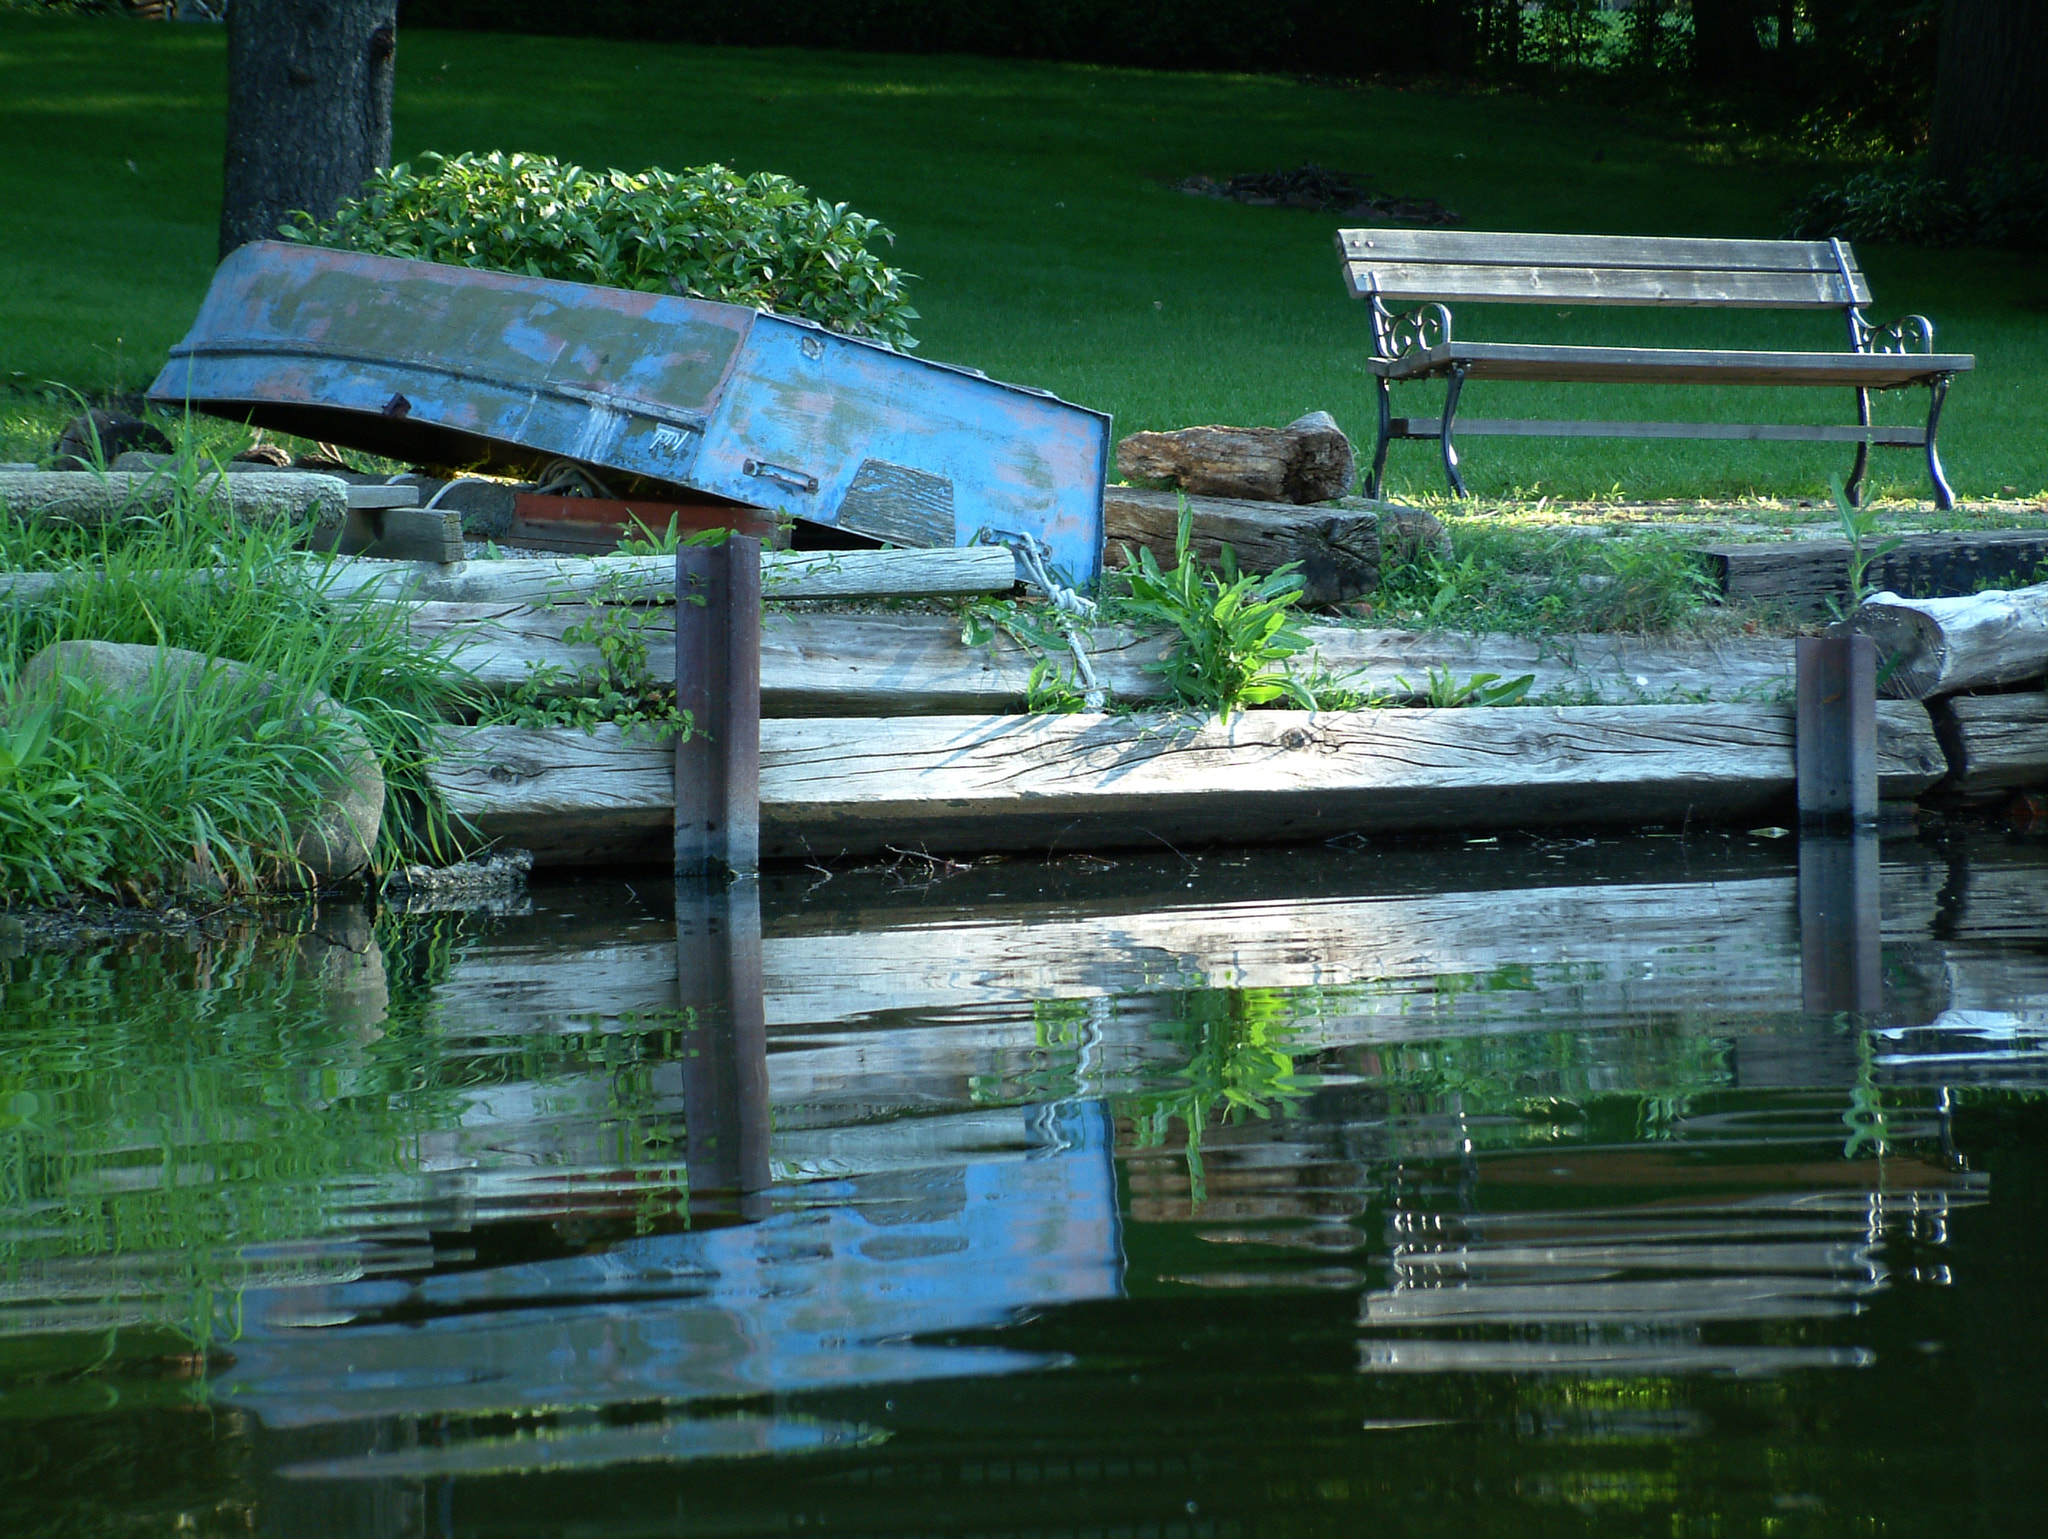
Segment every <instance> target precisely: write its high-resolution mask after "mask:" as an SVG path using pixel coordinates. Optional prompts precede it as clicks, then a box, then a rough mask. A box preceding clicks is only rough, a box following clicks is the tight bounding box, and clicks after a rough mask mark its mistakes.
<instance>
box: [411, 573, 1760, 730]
mask: <svg viewBox="0 0 2048 1539" xmlns="http://www.w3.org/2000/svg"><path fill="white" fill-rule="evenodd" d="M766 559H767V558H766V557H764V558H763V560H764V561H765V560H766ZM587 619H588V612H587V611H586V610H584V609H583V608H581V607H578V606H573V605H567V606H562V607H558V608H554V609H536V608H534V607H532V606H530V605H522V604H498V605H489V604H422V605H419V606H418V607H416V608H415V609H414V610H413V611H412V614H411V616H410V619H409V622H408V623H409V624H410V627H411V629H412V633H413V635H414V636H415V637H417V638H419V639H420V640H421V641H422V642H442V643H446V644H449V645H451V646H452V647H453V648H454V651H453V654H452V655H453V656H454V658H455V660H456V661H457V662H458V663H459V664H460V665H461V666H463V667H464V668H467V669H470V670H472V672H473V673H474V674H475V677H476V679H477V682H478V683H480V684H482V685H484V686H485V687H487V688H491V689H506V688H511V687H513V686H516V685H519V684H522V683H524V682H526V680H527V679H529V678H530V677H531V676H532V671H533V668H534V667H544V668H551V669H555V670H557V671H560V672H562V673H564V674H575V673H578V672H582V671H586V670H588V669H591V668H594V667H595V666H596V665H597V662H598V655H597V652H596V649H595V648H593V647H575V646H571V645H569V644H568V643H567V642H566V641H565V640H564V639H563V638H564V635H565V633H566V632H567V631H568V630H569V628H570V627H572V626H575V625H578V624H581V623H583V622H585V621H587ZM645 624H646V625H647V627H648V636H649V641H650V644H651V647H652V653H651V655H650V658H649V663H650V667H651V670H652V672H653V675H654V677H655V679H656V680H657V681H658V682H661V683H669V682H672V679H673V675H672V674H670V673H669V672H668V671H667V666H668V665H667V663H666V662H665V660H664V659H665V643H666V640H667V637H668V636H669V634H670V631H669V629H668V627H667V623H666V621H665V620H664V619H661V618H650V619H648V620H647V621H646V622H645ZM1303 635H1305V636H1306V637H1307V638H1308V640H1309V642H1310V645H1311V648H1312V650H1311V652H1310V653H1309V654H1308V655H1307V656H1305V657H1304V658H1302V659H1301V661H1300V664H1299V666H1300V667H1302V668H1303V669H1305V670H1308V671H1310V672H1313V671H1314V670H1317V669H1322V670H1327V671H1328V672H1329V673H1331V674H1332V675H1334V676H1335V677H1337V678H1338V679H1339V681H1340V682H1342V683H1343V684H1344V685H1345V686H1346V687H1348V688H1352V689H1356V690H1358V691H1360V692H1361V693H1366V694H1374V695H1380V696H1384V697H1385V698H1386V699H1388V700H1389V701H1394V702H1406V701H1412V700H1416V699H1426V698H1427V697H1428V692H1429V684H1430V676H1431V674H1432V673H1436V674H1438V675H1442V674H1446V673H1448V674H1452V675H1455V676H1456V677H1457V678H1459V679H1461V680H1462V679H1469V678H1470V677H1472V676H1473V675H1474V674H1479V673H1497V674H1500V675H1502V676H1503V677H1507V678H1514V677H1519V676H1520V675H1521V674H1524V673H1529V674H1534V675H1535V679H1536V682H1535V684H1534V685H1533V686H1532V693H1533V694H1535V695H1538V696H1541V695H1545V694H1551V695H1566V696H1568V697H1570V698H1571V699H1573V700H1574V701H1575V702H1581V703H1598V702H1603V701H1604V702H1608V703H1614V704H1641V703H1646V702H1663V701H1668V700H1670V699H1673V698H1677V699H1681V700H1705V699H1708V698H1714V699H1720V700H1724V701H1730V700H1733V701H1744V700H1746V701H1750V702H1764V701H1775V700H1789V699H1790V698H1791V696H1792V645H1791V643H1790V642H1786V641H1777V640H1771V639H1752V638H1744V639H1742V640H1741V641H1739V642H1721V643H1695V642H1685V643H1656V642H1646V641H1643V640H1641V639H1640V638H1635V637H1622V636H1563V637H1547V638H1542V639H1540V640H1539V639H1533V638H1527V637H1518V636H1470V635H1463V634H1453V633H1449V632H1430V633H1426V634H1425V633H1415V632H1405V631H1375V630H1359V629H1353V628H1351V627H1347V626H1335V625H1329V626H1315V625H1312V626H1305V627H1304V628H1303ZM761 648H762V650H761V691H762V705H761V708H762V711H763V712H764V714H766V715H770V716H917V715H940V714H954V715H986V714H993V713H999V712H1004V711H1014V710H1021V709H1023V707H1024V704H1025V700H1026V696H1027V695H1028V693H1029V690H1030V684H1031V670H1032V667H1033V665H1034V664H1035V663H1036V662H1037V656H1036V654H1034V653H1031V652H1028V651H1026V650H1024V649H1023V648H1022V647H1019V646H1018V645H1017V644H1016V643H1015V642H1013V641H1011V640H1010V639H1009V638H1008V637H1006V636H999V637H998V638H997V639H996V640H995V641H994V642H993V643H992V644H990V645H987V646H981V647H968V646H965V645H963V644H962V643H961V641H960V628H959V623H958V622H957V621H956V620H954V619H953V618H952V617H951V616H948V615H918V614H897V615H844V614H817V613H805V612H799V611H782V612H771V613H770V614H769V615H768V616H767V617H766V620H765V621H764V624H763V627H762V634H761ZM1165 653H1166V643H1165V642H1163V641H1161V640H1157V639H1151V640H1147V639H1143V638H1140V637H1139V636H1137V635H1136V634H1135V633H1134V632H1132V631H1130V630H1129V629H1126V628H1123V627H1113V626H1104V627H1101V628H1099V629H1098V630H1096V631H1095V632H1094V645H1093V647H1092V649H1091V651H1090V654H1089V656H1090V660H1091V662H1092V663H1093V666H1094V668H1095V672H1096V676H1097V677H1098V678H1099V679H1100V680H1101V681H1102V682H1103V683H1104V684H1105V685H1107V686H1108V688H1109V691H1110V693H1111V695H1112V696H1113V697H1114V698H1115V699H1118V700H1122V701H1126V702H1150V701H1158V700H1161V699H1163V698H1164V694H1165V691H1164V686H1163V684H1162V682H1161V679H1160V675H1159V673H1158V671H1157V667H1156V665H1157V664H1158V662H1159V661H1160V659H1162V658H1163V657H1164V656H1165Z"/></svg>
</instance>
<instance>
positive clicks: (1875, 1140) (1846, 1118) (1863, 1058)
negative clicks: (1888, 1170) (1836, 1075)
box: [1842, 1031, 1891, 1160]
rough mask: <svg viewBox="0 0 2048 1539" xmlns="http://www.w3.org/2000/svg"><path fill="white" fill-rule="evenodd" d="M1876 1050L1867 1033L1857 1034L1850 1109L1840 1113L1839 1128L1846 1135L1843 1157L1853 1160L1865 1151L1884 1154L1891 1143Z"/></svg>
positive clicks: (1850, 1091)
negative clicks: (1878, 1073)
mask: <svg viewBox="0 0 2048 1539" xmlns="http://www.w3.org/2000/svg"><path fill="white" fill-rule="evenodd" d="M1876 1070H1877V1050H1876V1048H1874V1047H1873V1046H1872V1045H1871V1041H1870V1033H1869V1032H1867V1031H1859V1032H1857V1033H1856V1083H1855V1084H1854V1085H1852V1086H1850V1087H1849V1109H1848V1110H1847V1111H1845V1112H1843V1113H1842V1125H1843V1126H1844V1127H1846V1128H1847V1129H1848V1130H1849V1136H1848V1137H1847V1138H1846V1139H1844V1140H1843V1142H1842V1158H1843V1159H1845V1160H1853V1159H1856V1158H1858V1157H1859V1156H1861V1155H1862V1154H1863V1153H1864V1152H1865V1151H1868V1152H1869V1153H1871V1154H1874V1155H1877V1156H1879V1157H1880V1158H1881V1157H1882V1156H1883V1155H1884V1153H1885V1151H1886V1149H1887V1147H1888V1146H1889V1144H1890V1138H1889V1136H1888V1135H1889V1134H1890V1131H1891V1127H1890V1122H1889V1120H1888V1119H1887V1118H1886V1116H1885V1107H1884V1090H1883V1088H1882V1087H1881V1086H1879V1085H1878V1083H1877V1079H1876Z"/></svg>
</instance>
